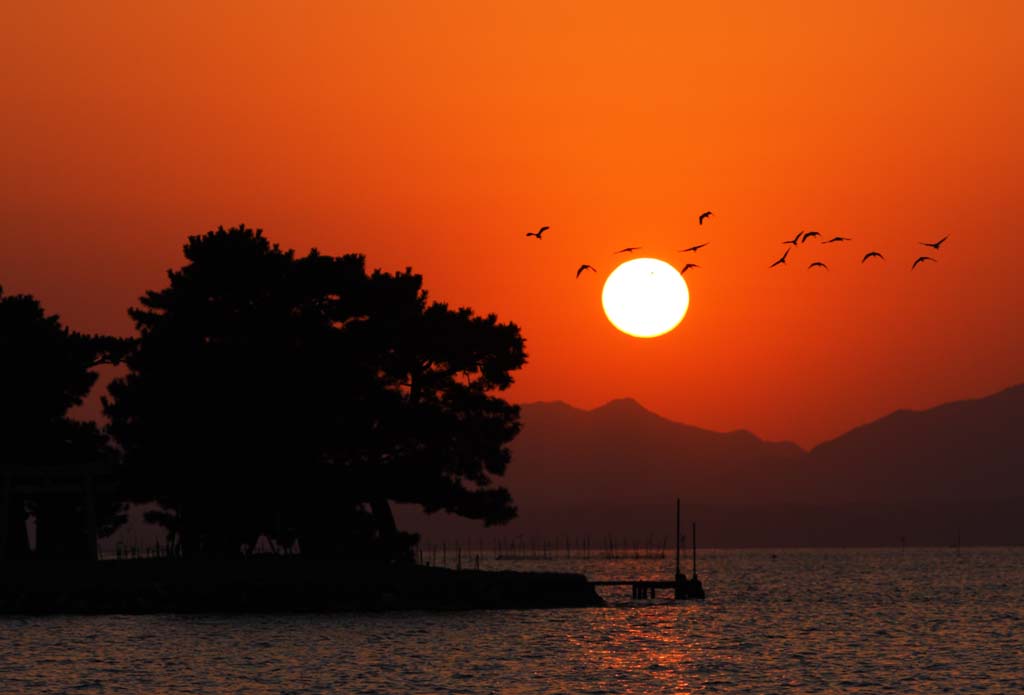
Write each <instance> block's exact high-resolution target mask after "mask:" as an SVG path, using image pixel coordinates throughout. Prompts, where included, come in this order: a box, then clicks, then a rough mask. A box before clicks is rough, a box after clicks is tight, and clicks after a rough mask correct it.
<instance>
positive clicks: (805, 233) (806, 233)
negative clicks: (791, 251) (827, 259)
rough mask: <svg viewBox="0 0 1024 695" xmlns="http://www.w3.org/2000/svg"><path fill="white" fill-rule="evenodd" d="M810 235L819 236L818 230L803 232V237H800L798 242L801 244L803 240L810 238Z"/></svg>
mask: <svg viewBox="0 0 1024 695" xmlns="http://www.w3.org/2000/svg"><path fill="white" fill-rule="evenodd" d="M812 236H821V234H820V233H819V232H804V235H803V237H802V238H801V239H800V243H801V244H802V243H804V242H805V241H807V240H808V239H810V238H811V237H812Z"/></svg>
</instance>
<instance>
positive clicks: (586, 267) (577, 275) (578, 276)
mask: <svg viewBox="0 0 1024 695" xmlns="http://www.w3.org/2000/svg"><path fill="white" fill-rule="evenodd" d="M584 270H593V271H594V272H595V273H596V272H597V270H596V269H595V268H594V266H592V265H587V264H586V263H584V264H583V265H581V266H580V269H579V270H577V271H576V279H577V280H579V278H580V273H582V272H583V271H584Z"/></svg>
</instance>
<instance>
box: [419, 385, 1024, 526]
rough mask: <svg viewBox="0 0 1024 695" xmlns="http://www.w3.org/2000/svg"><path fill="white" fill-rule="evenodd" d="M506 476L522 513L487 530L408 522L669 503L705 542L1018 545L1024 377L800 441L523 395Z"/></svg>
mask: <svg viewBox="0 0 1024 695" xmlns="http://www.w3.org/2000/svg"><path fill="white" fill-rule="evenodd" d="M522 421H523V431H522V433H521V434H520V436H519V437H518V438H517V439H516V441H515V442H514V443H513V446H512V451H513V459H512V464H511V465H510V466H509V473H508V476H507V477H506V484H507V486H508V487H509V489H510V490H511V491H512V494H513V497H514V498H515V500H516V502H517V504H518V506H519V510H520V516H519V519H517V520H516V521H514V522H513V523H512V524H510V525H509V526H507V527H503V528H499V529H494V530H489V531H487V532H484V531H483V530H482V529H481V528H480V527H479V525H476V524H473V523H471V522H467V521H465V520H460V519H454V518H451V517H446V516H444V515H439V516H434V517H429V518H426V519H424V518H423V516H422V515H420V514H418V513H411V512H410V511H409V510H402V512H401V514H400V519H401V520H402V521H403V522H404V523H405V524H406V525H408V526H411V527H412V528H415V529H419V530H422V531H424V532H425V533H426V534H427V536H428V537H430V538H442V537H448V538H457V537H462V538H474V539H475V538H478V537H481V536H492V535H495V536H499V537H500V536H505V537H516V536H517V535H523V536H535V537H537V538H541V537H547V538H553V537H556V536H559V537H563V536H565V535H569V536H571V537H575V536H578V535H580V534H584V533H589V534H592V535H593V536H596V537H600V536H607V535H609V534H611V535H614V536H617V537H620V538H622V539H623V540H629V539H632V540H645V539H650V538H652V537H654V538H657V537H659V536H660V535H664V533H671V522H672V520H673V519H674V500H675V497H676V496H677V495H678V496H680V497H681V498H682V500H683V505H684V509H685V511H684V516H685V517H686V518H698V519H700V520H701V522H702V527H703V529H704V530H703V531H702V537H703V538H704V539H705V541H706V542H708V543H709V544H711V545H729V546H740V545H754V546H762V545H895V544H898V542H899V539H900V537H901V536H902V537H906V538H907V539H908V541H909V542H911V543H923V544H945V543H948V542H953V539H955V537H956V533H957V530H960V531H961V532H962V534H963V535H964V538H965V539H966V542H974V543H992V544H1006V543H1024V385H1020V386H1016V387H1013V388H1010V389H1007V390H1005V391H1002V392H1000V393H997V394H994V395H992V396H989V397H986V398H981V399H976V400H967V401H958V402H955V403H949V404H946V405H942V406H939V407H936V408H932V409H929V410H925V411H920V412H915V411H898V412H895V413H893V414H891V415H888V416H886V417H883V418H881V419H879V420H876V421H874V422H871V423H868V424H866V425H863V426H861V427H858V428H856V429H854V430H852V431H850V432H848V433H847V434H844V435H842V436H840V437H837V438H836V439H833V440H832V441H829V442H826V443H824V444H821V445H819V446H817V447H815V448H814V449H813V450H812V451H810V452H805V451H804V450H802V449H801V448H800V447H798V446H796V445H795V444H792V443H789V442H766V441H763V440H761V439H759V438H757V437H755V436H754V435H752V434H751V433H749V432H746V431H737V432H729V433H720V432H712V431H708V430H703V429H700V428H697V427H692V426H689V425H684V424H680V423H676V422H672V421H670V420H667V419H665V418H663V417H660V416H659V415H656V414H655V413H652V412H651V411H649V410H646V409H645V408H643V407H642V406H641V405H640V404H639V403H637V402H636V401H634V400H632V399H620V400H615V401H611V402H610V403H608V404H606V405H604V406H601V407H599V408H596V409H594V410H589V411H588V410H580V409H578V408H574V407H572V406H569V405H567V404H565V403H561V402H551V403H530V404H526V405H523V406H522Z"/></svg>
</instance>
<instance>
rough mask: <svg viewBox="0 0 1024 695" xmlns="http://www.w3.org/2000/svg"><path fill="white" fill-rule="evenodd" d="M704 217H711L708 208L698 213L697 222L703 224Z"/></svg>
mask: <svg viewBox="0 0 1024 695" xmlns="http://www.w3.org/2000/svg"><path fill="white" fill-rule="evenodd" d="M705 217H711V211H710V210H706V211H705V212H702V213H700V217H698V218H697V224H704V218H705Z"/></svg>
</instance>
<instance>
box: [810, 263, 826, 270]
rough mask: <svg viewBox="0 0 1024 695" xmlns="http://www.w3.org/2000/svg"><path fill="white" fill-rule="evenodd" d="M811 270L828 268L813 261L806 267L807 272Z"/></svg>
mask: <svg viewBox="0 0 1024 695" xmlns="http://www.w3.org/2000/svg"><path fill="white" fill-rule="evenodd" d="M811 268H824V269H825V270H828V266H827V265H825V264H824V263H822V262H821V261H815V262H814V263H811V264H810V265H809V266H807V270H810V269H811Z"/></svg>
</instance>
